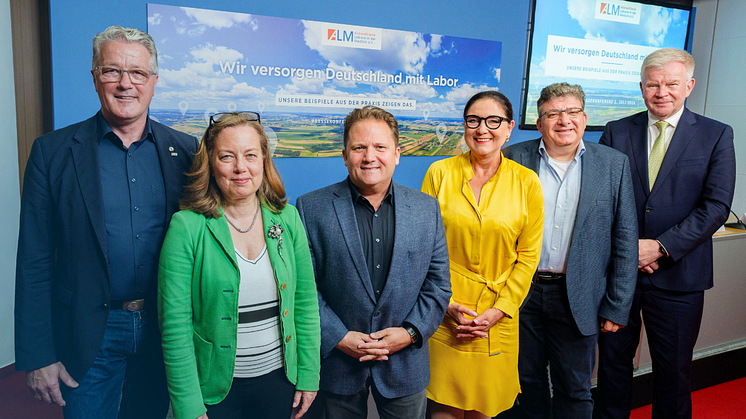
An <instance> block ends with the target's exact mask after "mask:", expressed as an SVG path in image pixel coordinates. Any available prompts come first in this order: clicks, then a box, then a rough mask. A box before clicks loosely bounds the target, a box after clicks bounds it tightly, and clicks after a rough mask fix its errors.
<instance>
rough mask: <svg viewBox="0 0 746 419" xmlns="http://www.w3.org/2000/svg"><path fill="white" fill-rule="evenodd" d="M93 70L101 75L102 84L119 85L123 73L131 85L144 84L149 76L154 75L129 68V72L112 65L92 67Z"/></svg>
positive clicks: (144, 70)
mask: <svg viewBox="0 0 746 419" xmlns="http://www.w3.org/2000/svg"><path fill="white" fill-rule="evenodd" d="M93 70H94V71H99V72H100V73H101V81H102V82H104V83H119V82H120V81H121V80H122V77H123V76H124V73H128V74H129V75H130V80H131V81H132V84H145V83H147V82H148V80H150V76H151V75H155V73H154V72H152V71H150V70H146V69H144V68H130V69H129V70H125V69H123V68H119V67H117V66H114V65H100V66H97V67H94V68H93Z"/></svg>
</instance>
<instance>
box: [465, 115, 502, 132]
mask: <svg viewBox="0 0 746 419" xmlns="http://www.w3.org/2000/svg"><path fill="white" fill-rule="evenodd" d="M464 121H465V122H466V126H467V127H469V128H471V129H477V128H479V125H480V124H481V123H482V121H484V124H485V125H486V126H487V128H489V129H498V128H500V125H501V124H502V123H503V121H510V119H508V118H503V117H502V116H497V115H490V116H488V117H486V118H482V117H479V116H476V115H466V118H464Z"/></svg>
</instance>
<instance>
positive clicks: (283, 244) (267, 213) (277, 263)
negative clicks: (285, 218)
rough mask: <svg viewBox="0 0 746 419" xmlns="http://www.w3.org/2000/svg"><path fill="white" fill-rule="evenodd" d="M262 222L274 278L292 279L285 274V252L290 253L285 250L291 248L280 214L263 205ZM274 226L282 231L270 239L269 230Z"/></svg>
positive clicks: (286, 268)
mask: <svg viewBox="0 0 746 419" xmlns="http://www.w3.org/2000/svg"><path fill="white" fill-rule="evenodd" d="M262 221H263V223H264V240H265V241H266V243H267V254H269V261H270V263H271V264H272V269H273V270H274V271H275V277H276V278H287V277H292V275H287V272H286V271H287V270H288V265H287V259H285V256H286V255H287V252H289V251H291V250H287V249H288V246H292V242H291V241H290V238H289V237H290V235H289V234H290V233H289V232H288V231H287V226H285V225H284V224H283V223H282V222H281V219H280V214H276V213H274V212H272V210H270V209H269V208H267V207H265V206H264V205H262ZM274 225H278V226H280V228H282V230H283V231H282V233H280V237H279V238H275V237H270V235H269V230H270V229H271V228H272V226H274ZM278 282H279V281H278ZM280 285H281V284H279V283H278V284H277V286H278V287H279V286H280Z"/></svg>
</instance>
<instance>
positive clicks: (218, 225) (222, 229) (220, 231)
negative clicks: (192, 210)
mask: <svg viewBox="0 0 746 419" xmlns="http://www.w3.org/2000/svg"><path fill="white" fill-rule="evenodd" d="M220 215H221V217H220V218H208V219H207V228H208V229H209V230H210V233H211V234H212V236H213V237H214V238H215V240H216V241H217V242H218V243H219V244H220V247H221V248H222V249H223V252H224V253H225V255H226V256H228V259H230V260H231V263H233V266H234V267H235V268H236V269H238V261H236V248H235V247H234V246H233V239H232V238H231V232H230V230H229V229H228V222H227V221H225V217H223V216H222V215H223V209H222V208H220Z"/></svg>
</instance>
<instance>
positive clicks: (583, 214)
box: [570, 147, 609, 246]
mask: <svg viewBox="0 0 746 419" xmlns="http://www.w3.org/2000/svg"><path fill="white" fill-rule="evenodd" d="M581 158H582V160H583V161H582V163H581V170H580V196H579V197H578V209H577V212H576V214H575V224H574V226H573V232H572V236H570V241H571V242H570V245H571V246H572V237H577V236H576V234H579V230H580V229H581V228H584V225H585V219H586V218H587V217H588V212H589V211H590V209H591V207H592V206H593V204H594V202H595V201H596V197H597V196H598V195H599V193H600V192H601V190H600V188H601V187H604V188H607V187H608V186H609V185H608V184H607V183H605V182H600V181H599V179H598V178H597V177H596V175H597V174H599V173H602V167H601V166H600V164H601V162H600V160H599V159H598V158H597V157H596V156H595V150H594V149H593V148H592V147H586V148H585V152H584V153H583V157H581Z"/></svg>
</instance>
